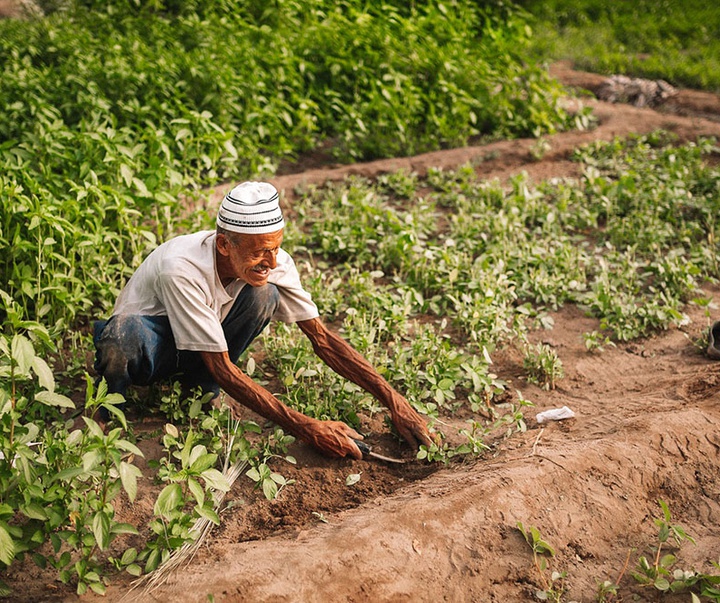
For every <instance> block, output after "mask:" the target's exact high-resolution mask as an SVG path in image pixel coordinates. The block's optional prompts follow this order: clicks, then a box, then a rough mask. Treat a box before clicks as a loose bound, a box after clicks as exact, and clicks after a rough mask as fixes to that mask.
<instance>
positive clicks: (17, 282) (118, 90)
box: [0, 0, 720, 602]
mask: <svg viewBox="0 0 720 603" xmlns="http://www.w3.org/2000/svg"><path fill="white" fill-rule="evenodd" d="M45 9H46V14H45V15H44V16H43V17H42V18H41V19H13V20H5V21H0V68H2V70H3V71H2V77H0V99H1V102H2V103H3V107H4V111H3V112H2V114H1V115H0V166H1V167H0V191H1V192H0V208H1V213H0V249H1V250H2V251H3V253H2V255H1V256H0V257H1V258H2V259H1V260H0V275H1V280H0V299H1V300H2V301H1V304H0V319H1V320H2V323H3V331H2V335H1V336H0V373H2V381H0V452H1V453H2V454H1V455H0V567H1V568H2V572H0V581H1V582H0V587H1V588H2V594H3V595H4V596H6V598H7V600H11V601H22V600H28V597H30V598H32V599H33V600H63V601H66V600H67V601H70V600H95V599H96V598H97V599H98V600H100V597H101V596H104V597H105V600H117V601H119V600H121V599H123V597H126V599H125V600H131V599H135V600H177V601H212V600H215V601H224V600H227V601H270V600H307V601H314V600H318V601H326V600H348V599H353V600H368V601H370V600H373V601H376V600H441V599H442V598H443V597H446V598H449V599H451V600H472V601H526V600H552V601H558V602H559V601H564V602H570V601H607V602H609V601H620V600H628V598H632V597H637V598H638V599H637V600H656V598H657V597H660V596H664V597H665V599H664V600H668V601H690V600H693V601H695V600H700V601H708V600H709V601H718V600H720V595H719V594H718V593H720V590H719V589H720V586H718V585H720V569H718V566H717V565H716V564H717V562H718V561H719V560H718V558H717V550H718V544H720V543H719V542H718V538H717V535H716V534H715V533H714V532H713V529H712V526H713V525H716V524H717V521H718V520H719V519H720V508H718V503H717V500H718V496H717V494H718V492H717V488H716V486H715V483H714V474H715V473H716V468H717V463H718V449H719V448H720V441H718V440H717V436H716V435H715V434H716V433H717V427H718V422H719V421H720V417H719V416H718V414H717V401H718V395H717V385H718V383H720V381H719V378H720V377H719V375H720V373H719V372H718V367H716V366H714V364H713V363H712V361H710V360H708V359H707V358H706V357H705V356H704V353H703V352H704V345H705V341H706V335H707V328H708V327H709V325H710V324H711V323H712V322H713V321H714V320H717V319H720V315H719V314H718V313H719V312H720V311H719V310H718V306H717V301H716V300H717V296H718V295H720V289H718V286H717V279H718V276H720V265H719V261H720V243H719V242H718V237H720V232H719V230H720V226H719V225H718V216H719V215H720V171H719V169H718V166H719V161H718V156H719V153H720V151H719V150H718V143H717V140H718V136H720V126H718V124H717V122H715V121H711V120H706V119H701V118H696V117H679V116H673V115H670V114H667V113H662V112H658V111H652V110H649V109H646V110H639V109H635V108H633V107H628V106H625V107H622V106H615V105H608V104H605V103H600V102H597V101H594V100H592V99H588V98H587V97H584V96H576V95H575V94H574V93H572V92H571V91H567V90H564V89H563V88H562V86H561V85H560V83H558V82H556V81H554V80H553V79H552V78H551V77H550V75H549V74H548V71H547V70H546V69H545V68H544V67H543V66H542V65H541V64H540V63H536V62H533V61H532V60H530V58H529V57H530V56H531V54H530V44H531V43H532V41H533V38H532V35H531V29H530V28H529V27H527V15H526V14H525V13H524V12H523V11H522V10H520V9H519V8H517V7H515V8H513V7H511V6H508V5H505V4H500V3H498V4H497V5H496V4H487V5H479V4H478V3H470V2H460V1H459V2H453V3H445V4H443V3H435V2H423V3H411V4H409V5H407V3H392V2H390V3H387V4H384V5H382V6H380V5H376V4H375V3H360V2H352V1H348V2H343V3H325V2H322V1H319V0H314V1H310V0H307V1H299V0H298V1H296V2H278V3H274V4H269V5H268V4H266V3H254V2H230V1H228V2H217V3H207V4H206V3H203V2H192V3H173V2H165V3H162V2H148V3H142V2H141V3H135V2H111V3H94V2H89V1H88V2H73V3H67V4H61V3H58V4H56V5H52V6H51V5H50V4H49V3H48V5H47V6H46V7H45ZM307 164H312V165H316V166H319V167H318V168H317V169H312V170H306V169H303V166H304V165H307ZM346 164H347V165H346ZM246 178H265V179H269V180H270V181H272V182H274V183H276V185H277V186H278V188H279V189H280V190H281V191H282V196H281V199H282V204H283V207H284V210H285V213H286V216H287V218H288V226H287V229H286V238H285V243H284V247H285V248H286V249H287V250H288V251H289V252H291V253H292V255H293V257H294V258H295V260H296V262H297V264H298V268H299V270H300V273H301V276H302V277H303V279H304V283H305V286H306V288H308V290H310V291H311V292H312V294H313V297H314V299H315V300H316V302H317V304H318V306H319V308H320V311H321V314H322V316H323V317H324V319H325V320H326V322H328V323H329V324H330V325H331V327H332V328H334V329H335V330H337V331H339V332H340V333H341V334H342V336H343V337H345V338H346V339H347V340H349V341H350V342H351V343H352V345H353V346H354V347H355V348H356V349H358V350H359V351H360V352H362V353H363V354H364V355H365V356H366V357H367V358H368V359H369V360H370V361H371V362H372V363H373V364H374V365H375V366H377V367H378V369H379V371H380V372H381V373H382V374H383V375H384V376H385V377H386V378H387V379H388V381H390V382H391V383H392V384H393V385H394V386H395V387H396V388H397V389H398V390H399V391H401V392H402V393H403V394H404V395H405V396H406V397H407V398H408V400H409V401H410V403H411V404H412V405H413V406H414V407H415V408H416V409H418V410H419V411H420V412H421V413H423V414H424V415H426V416H427V418H428V421H429V422H430V424H431V425H432V429H433V431H434V432H435V433H436V434H437V436H438V442H437V445H433V446H432V447H429V448H426V447H421V449H420V450H419V451H418V452H417V453H414V452H413V451H411V450H409V449H408V448H407V447H406V446H405V445H403V444H402V443H401V442H400V441H399V440H398V438H397V437H396V436H395V435H394V434H393V433H392V430H391V428H390V427H389V424H388V422H387V420H386V418H385V413H384V412H383V410H382V409H381V408H380V407H379V406H378V403H377V402H376V401H375V400H373V399H372V398H371V397H369V396H368V395H367V394H365V393H364V392H363V391H362V390H359V389H358V388H356V387H355V386H353V385H352V384H350V383H348V382H346V381H344V380H343V379H341V378H339V377H338V376H337V375H335V374H334V373H333V372H332V371H330V370H329V369H327V367H325V366H324V365H323V364H322V363H321V362H320V361H319V360H318V359H317V357H315V355H314V354H313V352H312V349H311V348H310V346H309V345H308V343H307V341H306V340H305V339H304V338H303V337H302V336H301V334H300V332H299V331H298V330H297V329H296V328H295V327H292V326H284V325H272V326H271V327H270V328H269V329H268V330H267V331H266V332H265V333H264V334H263V336H262V337H261V338H260V339H259V340H258V341H256V342H255V343H254V344H253V346H252V348H251V349H250V350H248V352H246V354H245V355H244V356H243V357H242V358H241V360H240V366H241V368H242V369H243V370H244V371H245V372H246V373H248V374H249V375H250V376H251V377H252V378H253V379H255V380H256V381H258V382H259V383H261V384H263V385H264V386H266V387H267V388H268V389H270V391H272V392H273V393H275V394H276V395H277V396H278V397H279V398H281V399H282V400H283V401H284V402H286V403H287V404H289V405H291V406H293V407H294V408H296V409H298V410H300V411H302V412H304V413H306V414H308V415H311V416H313V417H317V418H321V419H337V420H343V421H346V422H347V423H349V424H350V425H352V426H353V427H355V428H356V429H358V430H359V431H360V432H362V433H364V434H367V441H368V442H369V443H370V444H371V445H372V446H373V447H374V449H375V450H377V451H379V452H382V453H384V454H387V455H390V456H393V457H398V458H401V459H402V460H404V461H405V463H404V464H403V465H398V466H394V465H389V464H386V463H383V462H382V461H375V460H372V459H366V460H362V461H351V460H330V459H324V458H322V457H320V456H318V455H317V454H315V453H314V452H313V451H312V450H310V449H309V448H308V447H306V446H305V445H304V444H302V443H301V442H297V441H295V440H294V439H293V438H292V437H291V436H289V435H288V434H285V433H283V432H282V431H281V430H279V429H276V428H275V427H274V426H272V425H269V424H267V423H266V422H265V421H264V420H262V419H261V418H259V417H257V416H253V415H252V414H251V413H250V412H248V413H247V415H246V416H244V417H241V418H240V420H238V421H233V420H231V419H230V417H229V414H228V411H227V410H226V408H224V407H213V406H211V405H209V404H208V403H207V402H208V400H207V399H202V398H201V397H200V396H199V395H194V396H192V395H191V397H190V398H189V399H188V398H185V397H184V396H183V395H182V394H181V392H180V390H179V388H177V387H176V386H173V385H172V384H164V385H161V386H158V387H154V388H136V389H135V390H134V391H133V392H132V394H131V398H130V399H129V400H127V401H124V400H122V399H121V398H120V397H119V396H116V395H113V394H108V393H107V391H106V389H105V386H104V384H103V383H102V382H99V383H98V382H96V380H95V375H94V373H93V370H92V360H93V347H92V342H91V338H90V332H91V328H90V326H91V323H92V321H93V320H95V319H98V318H102V317H106V316H107V315H108V313H109V312H110V311H111V308H112V304H113V302H114V299H115V296H116V295H117V293H118V292H119V290H120V288H121V287H122V285H123V283H124V282H125V280H126V279H127V278H128V277H129V275H130V274H131V273H132V271H133V270H134V268H135V267H137V265H139V263H140V261H141V260H142V258H143V257H144V256H145V255H146V254H147V253H149V251H150V250H152V249H153V248H154V247H155V246H156V245H157V244H159V243H160V242H161V241H163V240H166V239H167V238H169V237H171V236H174V235H176V234H180V233H183V232H188V231H191V230H193V229H197V228H207V227H211V226H212V224H213V218H214V213H215V211H216V208H217V204H218V203H219V198H221V197H222V194H223V191H224V190H226V188H227V187H228V186H231V185H232V184H233V183H235V182H237V181H238V180H241V179H246ZM564 405H567V406H569V407H570V408H572V409H573V410H574V411H575V412H576V417H575V418H574V419H570V420H568V421H564V422H558V423H551V424H542V425H541V424H538V423H537V421H536V420H535V418H534V417H535V414H536V412H539V411H540V410H546V409H549V408H554V407H561V406H564ZM98 406H104V407H105V408H107V409H108V410H109V411H110V413H111V415H112V416H113V421H112V423H111V424H110V426H109V429H107V430H106V431H103V430H102V429H100V428H99V426H98V425H97V424H96V423H95V422H94V421H93V420H92V419H90V418H89V417H90V416H92V411H93V410H94V409H95V408H97V407H98ZM83 409H84V410H83ZM229 466H234V467H235V468H236V469H238V470H239V473H238V475H237V477H233V478H232V479H229V478H228V475H229V473H228V467H229ZM199 525H204V526H208V527H211V528H212V530H211V531H210V532H209V535H208V536H207V537H206V538H205V539H204V540H203V542H202V546H201V547H199V549H197V551H196V553H195V555H194V556H193V557H192V558H189V557H188V558H186V559H183V561H184V562H185V564H184V565H181V566H180V567H182V571H180V572H176V571H172V572H171V571H169V570H167V569H166V568H168V567H169V566H168V565H167V564H168V562H170V563H175V562H176V561H177V560H178V557H179V556H180V555H181V554H182V553H183V551H185V550H187V548H188V547H190V546H192V545H193V543H196V542H197V541H198V526H199ZM176 567H177V566H176Z"/></svg>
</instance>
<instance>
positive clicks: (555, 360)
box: [523, 343, 565, 389]
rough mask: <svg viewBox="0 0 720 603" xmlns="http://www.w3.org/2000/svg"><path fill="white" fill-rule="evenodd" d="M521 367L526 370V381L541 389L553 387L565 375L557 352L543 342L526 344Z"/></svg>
mask: <svg viewBox="0 0 720 603" xmlns="http://www.w3.org/2000/svg"><path fill="white" fill-rule="evenodd" d="M523 367H524V368H525V370H526V371H527V374H528V377H527V379H528V381H529V382H530V383H536V384H538V385H539V386H540V387H542V388H543V389H555V384H556V382H557V381H558V380H559V379H562V378H563V377H564V375H565V370H564V369H563V365H562V361H561V360H560V357H559V356H558V355H557V352H556V351H555V350H554V349H553V348H552V347H550V346H549V345H547V344H545V343H536V344H535V345H532V344H527V345H526V347H525V356H524V358H523Z"/></svg>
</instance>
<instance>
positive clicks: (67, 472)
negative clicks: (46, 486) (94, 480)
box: [52, 467, 85, 481]
mask: <svg viewBox="0 0 720 603" xmlns="http://www.w3.org/2000/svg"><path fill="white" fill-rule="evenodd" d="M84 471H85V470H84V469H83V468H82V467H68V468H67V469H63V470H62V471H60V472H58V473H56V474H55V475H54V476H53V478H52V481H56V480H65V481H70V480H72V479H73V478H75V477H77V476H78V475H80V474H81V473H83V472H84Z"/></svg>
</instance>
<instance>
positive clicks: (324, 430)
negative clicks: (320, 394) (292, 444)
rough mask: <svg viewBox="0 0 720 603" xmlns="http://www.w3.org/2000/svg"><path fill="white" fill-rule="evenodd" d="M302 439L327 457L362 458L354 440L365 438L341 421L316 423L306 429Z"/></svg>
mask: <svg viewBox="0 0 720 603" xmlns="http://www.w3.org/2000/svg"><path fill="white" fill-rule="evenodd" d="M300 439H302V440H304V441H305V442H307V443H308V444H310V445H311V446H313V447H314V448H316V449H317V450H318V451H320V452H322V453H323V454H325V455H327V456H339V457H346V456H350V457H352V458H355V459H361V458H362V452H360V449H359V448H358V447H357V444H355V442H353V440H362V439H363V437H362V436H361V435H360V434H359V433H358V432H357V431H355V430H354V429H353V428H352V427H350V426H348V425H346V424H345V423H342V422H340V421H314V422H313V423H312V424H311V425H309V426H305V427H304V429H303V433H302V435H301V436H300Z"/></svg>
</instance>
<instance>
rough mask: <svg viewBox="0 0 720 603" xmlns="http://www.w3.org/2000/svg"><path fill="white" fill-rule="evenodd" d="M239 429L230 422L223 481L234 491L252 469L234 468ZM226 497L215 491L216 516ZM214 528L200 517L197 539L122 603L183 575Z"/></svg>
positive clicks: (241, 464)
mask: <svg viewBox="0 0 720 603" xmlns="http://www.w3.org/2000/svg"><path fill="white" fill-rule="evenodd" d="M239 426H240V421H236V420H234V419H233V418H232V417H231V418H230V419H229V424H228V433H230V434H231V435H230V437H229V438H228V440H227V444H226V446H225V460H224V462H223V471H222V474H223V477H225V479H226V480H227V483H228V485H229V486H230V487H232V485H233V484H234V483H235V481H236V480H237V479H238V478H239V477H240V476H241V475H242V474H243V473H244V472H245V470H246V469H247V467H248V465H249V463H248V461H247V460H237V461H235V462H234V463H233V464H232V465H231V464H230V457H231V453H232V448H233V445H234V443H235V438H236V436H237V434H238V431H239V429H238V428H239ZM225 494H227V492H224V491H222V490H215V489H213V491H212V496H213V500H214V503H215V504H214V509H215V512H216V513H218V514H219V511H220V506H221V505H222V502H223V500H224V499H225ZM213 526H214V524H213V523H212V522H211V521H210V520H209V519H208V518H206V517H199V518H198V519H197V520H196V521H195V523H194V524H193V526H192V528H190V534H191V535H192V536H195V535H197V536H196V537H195V538H193V540H190V541H188V542H186V543H185V544H183V545H182V546H181V547H180V548H179V549H176V550H175V551H173V552H172V554H171V555H170V557H169V558H168V560H167V561H166V562H165V563H163V564H162V565H161V566H160V567H158V568H157V569H156V570H154V571H152V572H150V573H149V574H145V575H144V576H142V577H141V578H138V579H137V580H135V581H134V582H133V583H132V585H131V588H130V590H129V591H128V592H127V594H126V595H125V596H124V597H123V598H122V599H121V601H125V600H137V599H142V598H144V597H145V596H147V595H150V594H152V593H153V592H154V591H155V590H157V589H158V588H160V587H161V586H162V585H163V584H165V583H166V582H167V581H168V580H169V579H170V577H171V576H172V574H173V573H175V572H177V571H179V570H180V569H182V567H184V566H186V565H188V564H190V563H191V562H192V560H193V559H194V557H195V555H196V554H197V552H198V550H199V549H200V547H201V546H202V544H203V542H204V541H205V538H206V537H207V536H208V534H210V532H211V531H212V528H213ZM141 587H142V591H140V592H139V593H136V594H133V593H135V591H136V590H137V589H138V588H141Z"/></svg>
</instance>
